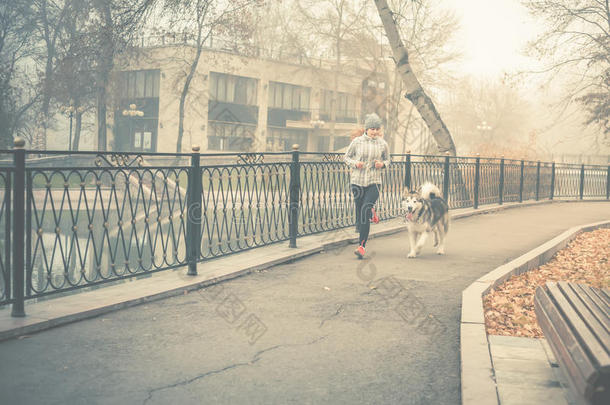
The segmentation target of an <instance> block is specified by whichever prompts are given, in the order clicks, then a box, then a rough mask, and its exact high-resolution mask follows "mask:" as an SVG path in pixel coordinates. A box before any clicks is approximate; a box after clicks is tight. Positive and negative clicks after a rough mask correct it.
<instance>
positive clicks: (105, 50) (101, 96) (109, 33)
mask: <svg viewBox="0 0 610 405" xmlns="http://www.w3.org/2000/svg"><path fill="white" fill-rule="evenodd" d="M100 5H101V12H102V15H103V16H104V27H103V30H104V31H103V35H102V37H103V40H102V51H101V54H100V55H99V57H100V61H99V72H98V78H97V149H98V150H100V151H105V150H106V149H107V147H108V145H107V143H108V137H107V132H108V131H107V128H106V111H107V106H106V103H107V101H108V100H107V98H108V97H107V94H106V89H107V88H108V82H109V79H110V72H111V71H112V68H113V66H114V61H113V59H114V38H113V35H114V33H113V31H114V27H113V22H112V14H111V11H110V4H109V2H108V1H103V2H102V3H101V4H100Z"/></svg>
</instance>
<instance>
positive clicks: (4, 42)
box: [0, 0, 39, 148]
mask: <svg viewBox="0 0 610 405" xmlns="http://www.w3.org/2000/svg"><path fill="white" fill-rule="evenodd" d="M33 22H34V15H33V13H32V10H31V8H30V2H29V1H26V0H15V1H11V2H3V3H2V4H1V5H0V147H2V148H8V147H12V139H13V136H15V135H24V136H25V137H26V138H27V139H28V140H30V141H31V138H30V137H29V136H28V131H27V124H26V123H27V122H28V121H29V120H26V119H25V118H26V116H27V115H28V114H30V113H31V112H32V107H33V106H34V105H35V104H36V102H37V101H38V96H39V93H38V92H37V91H36V90H37V84H38V83H37V82H36V81H35V79H33V78H32V77H31V75H30V74H29V71H28V65H29V64H31V60H32V57H33V50H32V43H33V37H34V31H33V28H34V24H33Z"/></svg>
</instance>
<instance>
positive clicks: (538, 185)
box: [536, 161, 540, 201]
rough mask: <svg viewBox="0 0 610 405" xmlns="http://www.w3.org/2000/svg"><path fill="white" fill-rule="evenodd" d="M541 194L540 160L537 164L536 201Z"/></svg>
mask: <svg viewBox="0 0 610 405" xmlns="http://www.w3.org/2000/svg"><path fill="white" fill-rule="evenodd" d="M539 196H540V161H538V164H537V165H536V201H538V197H539Z"/></svg>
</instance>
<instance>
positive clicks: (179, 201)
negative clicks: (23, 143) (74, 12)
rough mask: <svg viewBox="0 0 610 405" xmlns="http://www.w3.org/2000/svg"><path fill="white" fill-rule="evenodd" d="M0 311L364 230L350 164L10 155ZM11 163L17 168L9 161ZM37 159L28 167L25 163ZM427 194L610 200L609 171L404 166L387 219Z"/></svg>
mask: <svg viewBox="0 0 610 405" xmlns="http://www.w3.org/2000/svg"><path fill="white" fill-rule="evenodd" d="M0 152H1V153H2V155H1V156H2V157H5V158H4V159H0V232H2V233H3V235H2V238H0V240H1V242H0V305H5V304H9V303H13V314H14V315H15V316H20V315H22V314H23V313H24V312H23V302H24V300H25V299H34V298H39V297H43V296H46V295H49V294H55V293H59V292H65V291H70V290H74V289H79V288H83V287H92V286H95V285H98V284H101V283H107V282H112V281H116V280H121V279H125V278H130V277H135V276H139V275H147V274H150V273H153V272H156V271H160V270H164V269H170V268H175V267H179V266H185V265H188V268H189V274H196V271H197V263H199V262H202V261H205V260H208V259H211V258H215V257H219V256H223V255H227V254H231V253H234V252H239V251H244V250H247V249H252V248H255V247H259V246H264V245H268V244H271V243H276V242H281V241H289V242H290V243H289V244H290V246H293V247H294V246H296V240H297V238H298V237H300V236H305V235H311V234H315V233H319V232H324V231H329V230H333V229H339V228H343V227H349V226H353V225H354V223H355V212H354V207H353V196H352V194H351V191H350V187H349V178H350V169H349V168H348V167H347V166H346V165H345V164H344V162H343V156H342V155H341V154H332V153H331V154H329V153H307V152H298V151H296V150H295V151H294V152H286V153H264V154H263V153H234V154H219V153H217V154H199V152H198V150H194V152H193V153H190V154H144V153H142V154H125V153H121V154H117V153H109V152H100V153H97V152H73V153H71V154H70V153H67V152H60V151H55V152H53V151H46V152H40V151H25V150H23V149H19V148H16V149H15V150H13V151H0ZM6 157H8V158H6ZM26 157H27V159H26ZM426 181H432V182H434V183H436V184H437V185H438V186H439V188H441V189H442V190H443V194H444V195H445V197H446V198H447V200H448V203H449V206H450V207H451V208H464V207H475V208H476V207H478V206H479V205H482V204H497V203H499V204H502V203H504V202H516V201H525V200H536V199H538V200H540V199H552V198H573V199H584V198H605V199H608V198H610V167H606V166H584V165H569V164H554V163H545V162H529V161H519V160H509V159H495V158H494V159H489V158H481V157H449V156H421V155H411V154H407V155H393V156H392V164H391V165H390V167H389V168H386V169H383V171H382V184H381V187H380V198H379V200H378V202H377V205H376V209H377V212H378V215H379V217H380V218H381V219H382V220H385V219H390V218H395V217H397V216H399V215H400V214H401V209H400V201H401V197H402V193H403V189H404V188H405V187H407V188H411V189H415V188H417V187H418V186H420V185H421V184H422V183H424V182H426Z"/></svg>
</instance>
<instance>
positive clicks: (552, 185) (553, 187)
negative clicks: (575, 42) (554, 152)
mask: <svg viewBox="0 0 610 405" xmlns="http://www.w3.org/2000/svg"><path fill="white" fill-rule="evenodd" d="M553 197H555V162H553V164H552V165H551V195H550V197H549V200H552V199H553Z"/></svg>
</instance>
